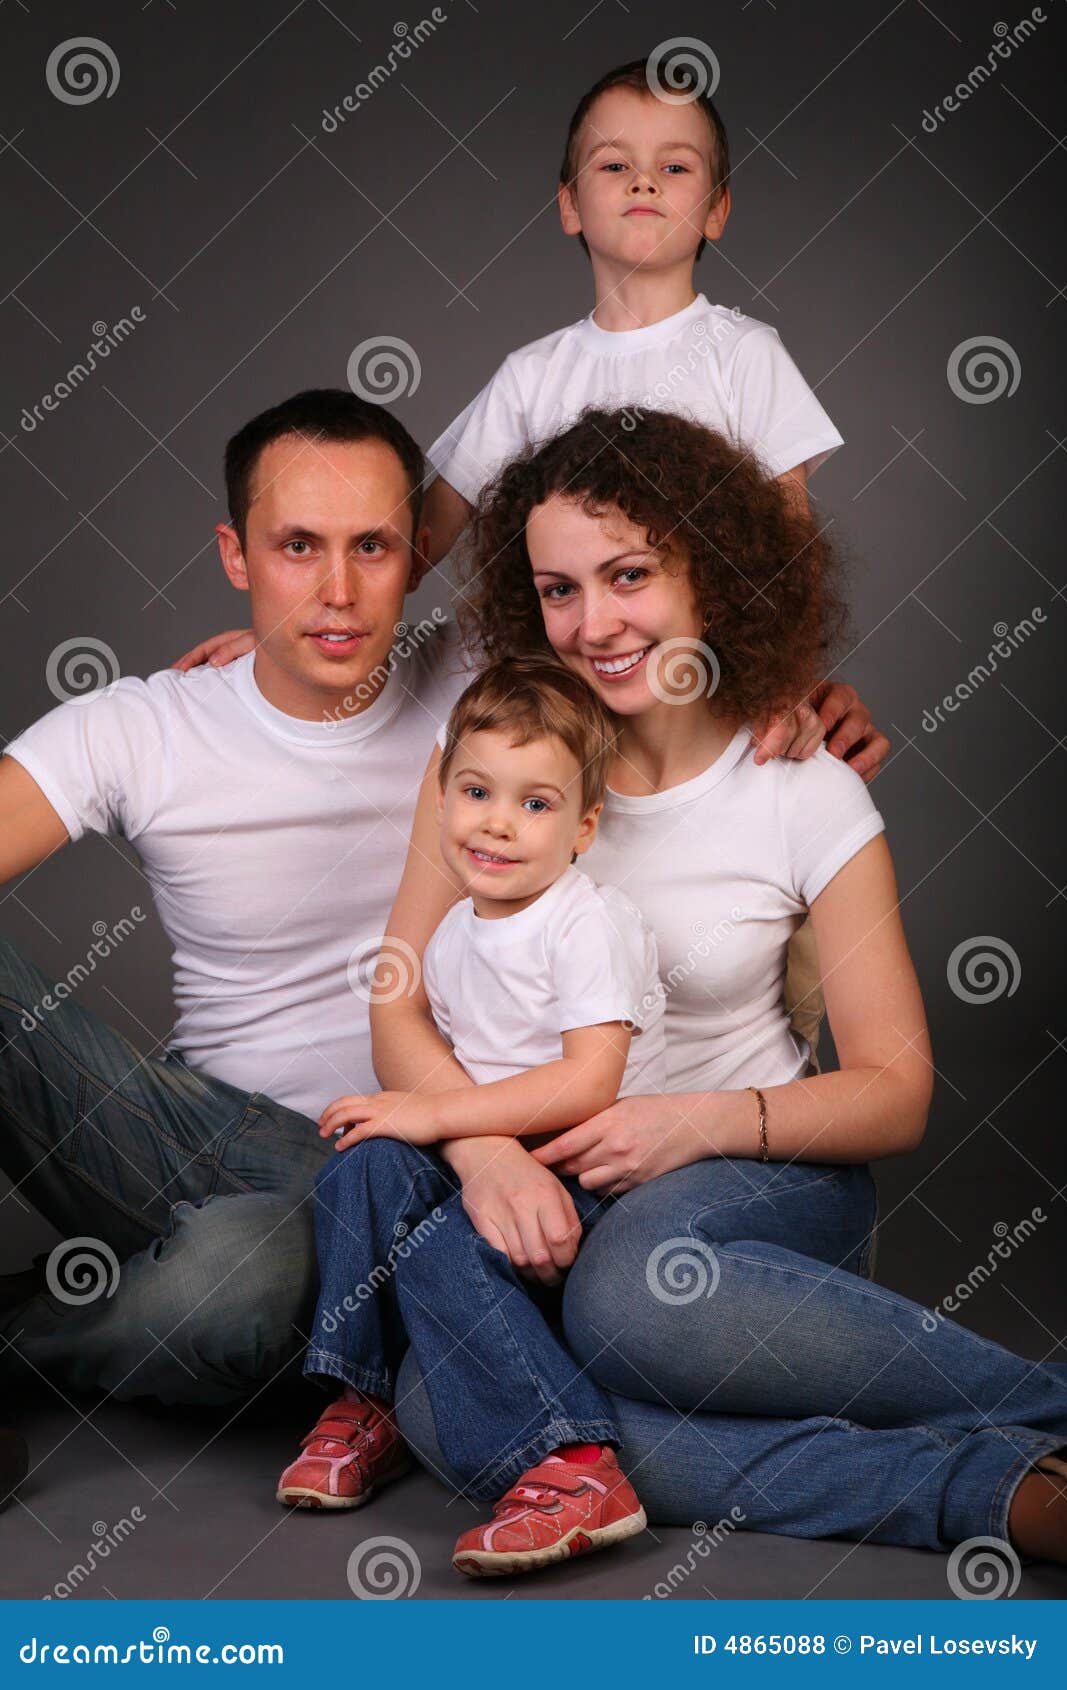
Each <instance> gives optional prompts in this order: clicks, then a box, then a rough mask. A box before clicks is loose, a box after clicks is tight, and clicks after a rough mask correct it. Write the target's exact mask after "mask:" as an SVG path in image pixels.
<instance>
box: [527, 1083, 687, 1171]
mask: <svg viewBox="0 0 1067 1690" xmlns="http://www.w3.org/2000/svg"><path fill="white" fill-rule="evenodd" d="M680 1102H681V1097H680V1096H678V1095H675V1096H674V1097H671V1096H670V1095H668V1096H665V1097H621V1098H620V1099H619V1100H618V1102H617V1103H613V1104H612V1105H611V1107H610V1108H609V1109H602V1110H601V1111H600V1113H599V1115H594V1116H593V1117H592V1118H591V1119H590V1120H588V1121H583V1122H582V1123H581V1125H580V1126H577V1127H571V1128H569V1129H568V1131H567V1132H565V1133H560V1134H559V1137H558V1138H554V1139H553V1140H552V1142H551V1143H550V1144H542V1145H540V1146H539V1147H538V1149H536V1150H534V1151H531V1156H532V1157H533V1159H534V1160H535V1161H537V1162H541V1163H543V1164H544V1165H545V1166H546V1167H549V1166H550V1167H553V1168H555V1169H556V1170H557V1172H559V1173H561V1174H577V1175H578V1183H579V1185H582V1186H584V1187H585V1189H586V1190H587V1191H603V1192H604V1193H605V1194H607V1195H611V1194H614V1193H616V1192H620V1191H632V1190H633V1188H634V1186H635V1185H644V1184H645V1182H646V1180H650V1179H656V1178H657V1176H658V1175H659V1174H669V1173H670V1172H671V1171H672V1169H674V1168H684V1167H686V1166H687V1165H688V1163H690V1162H696V1161H700V1160H701V1159H702V1158H703V1157H704V1156H713V1155H715V1154H716V1150H715V1146H714V1144H712V1143H710V1142H709V1143H706V1144H705V1143H703V1142H702V1141H701V1139H700V1135H699V1134H698V1133H697V1130H696V1128H695V1127H694V1125H693V1123H692V1122H691V1121H687V1120H685V1119H683V1118H682V1117H681V1116H680V1114H679V1104H680Z"/></svg>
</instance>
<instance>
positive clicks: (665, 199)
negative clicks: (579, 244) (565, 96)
mask: <svg viewBox="0 0 1067 1690" xmlns="http://www.w3.org/2000/svg"><path fill="white" fill-rule="evenodd" d="M714 181H715V173H714V157H713V141H712V135H711V130H710V128H709V125H708V121H707V118H706V117H705V115H704V113H703V111H702V110H701V108H700V107H699V106H698V105H696V104H695V103H692V102H690V103H689V104H687V105H677V106H676V105H668V104H666V103H665V102H664V101H663V100H658V99H656V98H655V96H654V95H652V94H648V95H643V94H638V93H636V92H635V90H633V89H632V88H609V89H608V91H607V93H606V94H601V96H600V98H599V99H598V100H595V101H594V103H593V105H592V107H591V108H590V111H589V114H588V116H587V117H586V120H585V122H584V124H583V125H582V132H581V135H580V137H579V143H578V180H577V191H576V195H571V194H569V193H568V191H567V190H562V192H561V211H562V215H563V223H564V228H565V229H566V230H567V233H568V234H577V233H578V232H579V231H580V232H581V233H582V234H583V235H584V236H585V239H586V244H587V245H588V247H589V250H590V252H592V253H595V254H597V255H599V256H600V257H602V258H605V259H610V260H614V261H616V262H622V263H625V264H626V265H628V266H629V267H631V268H640V269H643V270H649V269H657V268H661V267H662V268H669V267H670V266H672V265H676V264H679V263H681V262H683V261H684V260H686V259H689V258H691V257H692V255H693V253H694V252H695V250H696V247H697V245H698V243H699V241H700V239H701V237H702V236H703V237H705V238H706V239H708V240H718V238H719V236H720V234H721V233H722V229H723V226H724V224H725V222H726V217H727V214H728V211H729V196H728V195H727V196H723V198H722V199H720V201H719V202H717V204H716V205H715V207H714V208H713V207H712V204H711V198H712V191H713V187H714Z"/></svg>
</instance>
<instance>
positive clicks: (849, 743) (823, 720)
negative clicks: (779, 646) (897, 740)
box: [753, 681, 890, 782]
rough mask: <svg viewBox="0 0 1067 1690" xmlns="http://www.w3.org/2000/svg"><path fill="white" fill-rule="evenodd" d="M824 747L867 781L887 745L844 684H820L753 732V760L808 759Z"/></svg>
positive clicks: (886, 750) (838, 682)
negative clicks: (792, 708) (794, 706)
mask: <svg viewBox="0 0 1067 1690" xmlns="http://www.w3.org/2000/svg"><path fill="white" fill-rule="evenodd" d="M823 743H825V745H826V749H827V751H829V753H830V755H831V756H832V757H840V758H842V759H844V761H845V762H847V763H848V765H849V767H850V768H852V769H855V771H856V773H857V774H858V775H859V776H860V777H861V778H862V779H863V780H864V781H868V782H869V781H872V780H873V779H874V777H875V775H876V774H877V773H878V771H879V769H880V768H881V766H882V764H883V762H884V761H885V759H886V757H887V756H888V755H889V749H890V747H889V741H888V739H887V738H886V736H885V734H883V733H880V732H879V731H878V729H877V728H876V727H875V726H874V723H873V722H872V721H871V713H870V711H869V710H868V708H867V706H866V705H865V704H864V702H863V700H862V699H861V698H860V696H859V694H858V693H857V691H856V689H855V687H853V686H850V685H849V684H848V682H847V681H820V682H819V684H818V686H816V687H814V688H813V689H812V691H811V693H810V694H809V696H808V698H807V699H806V700H805V701H804V703H803V704H798V705H797V707H796V709H795V710H790V711H787V712H786V714H785V715H783V716H776V717H773V718H772V719H770V720H768V721H767V722H761V723H760V724H759V725H758V726H757V728H756V730H755V732H754V734H753V744H754V745H755V746H756V755H755V759H754V761H755V762H756V763H759V764H763V763H769V762H771V761H772V760H773V759H774V758H775V757H794V758H798V759H800V760H803V759H804V758H806V757H811V756H812V755H813V754H814V752H816V751H817V750H818V749H819V746H820V745H822V744H823Z"/></svg>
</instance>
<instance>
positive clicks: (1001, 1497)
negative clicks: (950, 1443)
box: [989, 1432, 1065, 1543]
mask: <svg viewBox="0 0 1067 1690" xmlns="http://www.w3.org/2000/svg"><path fill="white" fill-rule="evenodd" d="M1027 1441H1028V1442H1029V1444H1030V1453H1029V1455H1024V1454H1023V1453H1022V1452H1021V1451H1020V1450H1019V1449H1018V1448H1016V1457H1017V1459H1016V1460H1015V1461H1012V1462H1010V1463H1009V1464H1008V1467H1007V1469H1006V1470H1005V1471H1004V1472H1003V1473H1002V1474H1001V1477H1000V1480H999V1482H998V1484H997V1487H996V1489H995V1491H994V1492H993V1498H992V1501H991V1502H990V1504H989V1529H990V1533H991V1534H992V1536H993V1537H999V1538H1001V1539H1002V1540H1003V1541H1004V1542H1005V1543H1009V1542H1010V1541H1011V1540H1010V1538H1009V1536H1008V1515H1009V1514H1010V1513H1011V1505H1012V1502H1013V1501H1014V1499H1015V1492H1016V1491H1017V1490H1018V1488H1019V1486H1020V1485H1021V1484H1022V1482H1023V1480H1024V1479H1025V1477H1026V1475H1027V1473H1030V1472H1032V1471H1033V1470H1034V1469H1035V1468H1036V1467H1037V1464H1038V1462H1039V1461H1040V1460H1041V1457H1042V1456H1043V1455H1052V1454H1054V1452H1055V1451H1056V1450H1058V1449H1062V1448H1063V1447H1064V1441H1065V1440H1064V1439H1063V1438H1062V1437H1056V1436H1055V1435H1054V1434H1053V1433H1048V1434H1047V1435H1043V1434H1040V1433H1036V1432H1035V1433H1031V1434H1029V1437H1028V1440H1027Z"/></svg>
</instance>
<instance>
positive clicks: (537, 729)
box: [438, 655, 618, 815]
mask: <svg viewBox="0 0 1067 1690" xmlns="http://www.w3.org/2000/svg"><path fill="white" fill-rule="evenodd" d="M490 728H507V729H511V730H513V731H514V734H515V743H516V744H517V745H528V744H529V743H530V741H531V740H534V739H558V740H560V741H561V743H562V744H563V745H565V746H566V748H567V750H568V751H569V752H570V753H571V756H572V757H573V758H574V759H575V761H576V762H577V764H578V767H579V768H580V769H581V772H582V814H583V815H587V814H588V812H589V811H590V810H591V809H592V808H593V806H594V804H599V803H601V801H602V800H603V797H604V790H605V788H606V786H607V782H608V770H609V768H610V767H611V759H612V756H613V754H614V751H615V741H616V738H617V735H618V729H617V728H616V726H615V724H614V722H613V721H612V719H611V717H610V716H609V714H608V712H607V710H606V709H605V708H604V706H603V704H602V703H601V702H600V700H599V698H597V696H596V694H595V693H594V692H592V691H591V690H590V688H589V687H587V686H586V684H585V682H584V681H583V680H582V679H581V677H580V676H579V675H576V674H575V673H574V671H573V669H568V668H566V667H565V665H564V664H562V663H557V662H555V661H554V660H553V659H552V658H550V657H540V656H536V655H533V656H516V657H509V658H508V660H507V661H506V662H503V663H490V664H489V666H488V668H485V669H483V670H482V672H481V674H480V675H478V676H477V677H476V679H475V680H473V681H472V682H471V684H470V686H469V687H467V689H466V691H465V692H463V693H461V694H460V696H459V698H458V699H457V700H456V702H455V704H454V705H453V707H452V713H451V715H450V716H449V718H448V726H447V728H446V730H445V748H444V751H443V753H442V755H441V763H440V767H439V769H438V779H439V780H440V783H441V786H442V788H444V786H445V783H446V782H447V780H448V772H449V770H450V768H451V767H452V761H453V758H454V757H455V755H456V751H457V750H458V748H459V744H460V741H461V740H462V739H464V738H465V737H466V735H467V734H472V733H484V732H485V731H486V730H488V729H490Z"/></svg>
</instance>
